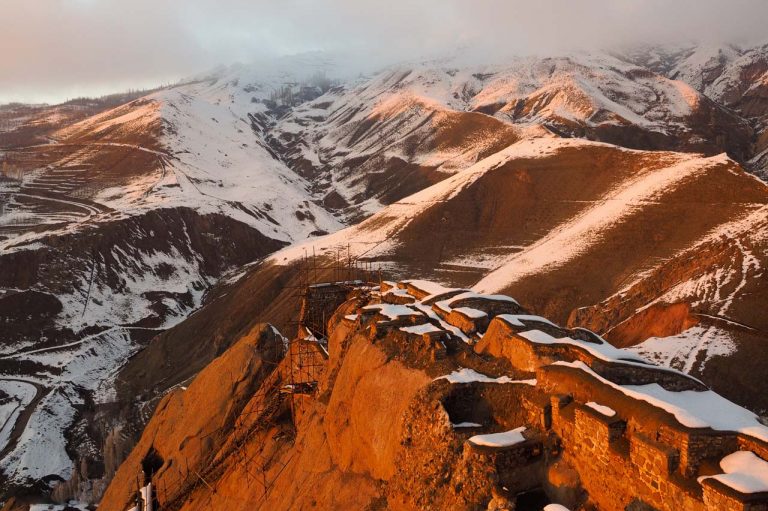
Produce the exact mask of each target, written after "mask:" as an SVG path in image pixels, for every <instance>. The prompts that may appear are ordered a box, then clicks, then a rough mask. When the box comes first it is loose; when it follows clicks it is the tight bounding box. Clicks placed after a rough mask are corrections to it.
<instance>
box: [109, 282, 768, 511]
mask: <svg viewBox="0 0 768 511" xmlns="http://www.w3.org/2000/svg"><path fill="white" fill-rule="evenodd" d="M333 287H334V288H335V289H334V290H333V292H332V293H324V296H326V297H327V296H330V295H336V296H338V295H339V294H340V291H341V290H344V291H345V292H346V293H347V298H348V299H347V300H346V301H345V302H343V303H342V304H341V305H340V306H339V307H338V309H337V311H336V312H335V313H334V314H333V315H332V316H331V317H330V318H329V319H328V321H327V324H326V327H325V330H324V333H325V334H326V335H325V337H317V336H316V335H314V334H313V333H311V332H310V331H308V330H306V327H305V326H303V325H304V320H306V319H307V318H310V317H312V315H313V310H315V309H317V310H322V309H323V307H324V306H325V304H326V302H325V300H324V298H322V297H319V293H305V297H306V298H305V301H304V303H303V306H302V309H301V310H302V316H301V317H300V318H299V325H300V326H299V332H298V335H297V337H296V338H295V339H294V340H292V341H290V342H287V341H286V342H285V344H284V343H283V340H282V339H279V338H278V337H277V334H276V333H275V331H274V330H273V329H271V328H269V327H262V328H260V329H258V330H256V331H254V332H252V333H251V334H249V335H248V336H246V338H244V339H242V340H240V341H239V342H237V343H236V344H235V345H234V346H233V348H231V349H230V350H229V351H227V352H226V353H225V354H224V355H222V356H221V357H219V358H218V359H216V360H215V361H214V362H213V363H212V364H211V365H210V366H209V367H207V368H206V369H205V370H203V371H202V372H201V373H200V374H199V375H198V376H197V377H196V378H195V380H194V381H193V382H192V383H191V384H190V385H189V387H188V388H187V389H186V390H183V391H182V390H177V391H175V392H174V393H172V394H171V395H169V396H168V397H167V398H166V399H164V400H163V402H162V403H161V404H160V406H159V407H158V410H157V412H156V414H155V417H153V419H152V420H151V421H150V423H149V426H148V427H147V429H146V431H145V432H144V434H143V435H142V438H141V440H140V442H139V444H138V446H137V448H136V449H134V451H133V452H132V453H131V455H130V456H129V458H128V460H127V461H126V463H125V464H123V466H122V467H121V468H120V469H119V471H118V473H117V476H116V478H115V480H114V482H113V483H112V485H111V486H110V488H109V489H108V491H107V494H106V497H105V499H104V501H103V502H102V504H101V506H102V508H106V509H115V510H123V509H128V508H129V507H130V506H131V505H132V504H131V499H132V493H133V492H135V491H136V474H137V473H140V474H142V475H141V477H142V478H143V479H144V481H146V482H149V481H150V480H151V481H152V483H153V485H154V488H155V490H154V496H155V498H156V500H157V503H158V504H159V505H160V506H161V507H160V508H161V509H184V510H190V511H191V510H201V511H202V510H208V509H231V510H246V509H289V508H291V509H310V508H318V509H368V510H379V509H397V510H438V509H456V510H467V511H469V510H490V509H492V510H501V509H540V508H541V506H543V505H544V504H547V503H550V502H556V503H560V504H563V505H566V506H568V507H569V508H570V509H575V510H582V509H583V510H586V509H590V510H591V509H598V510H613V509H625V508H628V509H629V508H632V506H634V507H638V506H640V507H639V508H640V509H642V508H643V506H646V507H649V506H650V507H649V508H653V509H658V510H663V511H666V510H669V511H671V510H680V509H687V510H691V511H714V510H715V509H717V510H721V509H727V510H730V509H733V510H736V509H746V508H745V507H743V506H744V505H745V503H747V502H759V503H760V505H764V502H763V501H762V500H759V499H761V498H762V497H760V496H759V495H758V496H757V497H756V496H755V495H748V494H744V493H740V492H739V491H737V490H735V489H734V488H725V489H724V488H723V485H722V484H721V483H720V482H719V480H710V479H706V478H705V479H702V480H699V479H697V478H698V477H701V476H710V475H712V474H717V473H718V470H719V469H717V468H713V466H714V467H716V465H717V462H718V461H719V460H720V459H722V458H723V457H724V456H727V455H728V454H730V453H732V452H734V451H736V450H739V449H741V450H748V451H752V452H753V453H754V454H755V455H756V456H757V457H758V458H759V459H762V460H765V459H768V427H765V426H763V425H761V424H760V423H759V422H758V421H757V418H756V417H755V416H754V415H752V414H750V413H749V412H748V411H746V410H743V409H739V408H738V407H736V408H728V410H727V411H728V413H730V414H732V415H733V417H737V416H738V417H740V418H739V419H738V420H736V422H732V423H727V421H726V422H725V423H724V422H723V421H720V420H719V419H716V418H715V419H713V418H712V416H711V414H710V415H708V414H707V412H706V411H702V410H701V409H698V408H691V409H685V411H684V412H681V410H682V409H681V408H680V407H681V406H682V407H684V406H686V405H682V404H680V402H681V401H678V400H679V399H682V397H685V398H686V399H689V400H690V399H692V400H694V401H697V400H701V399H705V400H710V401H711V403H713V406H714V407H715V408H717V407H719V406H720V404H718V403H720V401H718V400H722V398H720V397H719V396H717V395H716V394H714V393H713V392H711V391H709V390H707V389H706V388H705V387H704V386H703V385H701V383H700V382H698V381H696V380H695V379H692V378H690V377H688V376H686V375H684V374H681V373H678V372H675V371H671V370H668V369H661V368H658V367H655V366H653V365H651V364H648V363H647V362H644V361H643V360H642V359H640V358H638V357H637V356H636V355H633V354H632V353H629V352H626V351H624V350H620V349H616V348H614V347H612V346H610V345H608V344H607V343H606V342H605V341H604V340H602V339H601V338H600V337H599V336H597V335H596V334H593V333H591V332H588V331H586V330H567V329H564V328H561V327H559V326H558V325H555V324H553V323H551V322H549V321H548V320H546V319H544V318H541V317H538V316H533V315H530V314H526V313H525V311H524V310H521V309H517V310H516V312H518V313H517V314H500V315H498V316H496V317H494V318H493V319H492V320H490V324H489V326H488V328H487V330H484V331H482V330H481V331H476V330H474V329H475V328H476V325H472V329H471V330H472V331H467V332H464V331H462V330H461V329H460V328H459V327H457V326H454V325H452V324H451V323H450V322H449V319H450V314H451V312H452V311H446V310H443V309H441V307H436V308H435V309H433V308H432V307H430V306H429V305H426V304H424V303H423V300H424V299H425V298H427V297H428V295H426V294H425V293H423V292H414V293H413V294H411V295H410V296H411V297H412V298H413V302H411V303H409V304H403V303H401V302H402V300H401V298H402V297H401V296H397V295H393V294H392V293H381V292H380V291H379V289H378V287H367V286H355V285H350V284H334V285H333ZM387 287H388V288H395V287H396V288H397V289H406V290H407V289H408V285H407V284H406V283H399V284H395V285H393V286H387ZM422 287H423V286H422ZM442 291H443V292H445V293H446V295H447V296H448V295H450V294H451V290H448V289H444V290H442ZM406 293H408V292H407V291H406ZM400 294H402V293H400ZM502 299H504V297H499V296H494V297H486V299H485V300H484V299H483V295H477V296H474V297H473V302H472V303H473V305H474V306H475V307H483V305H484V303H483V302H484V301H486V302H498V301H499V300H502ZM386 300H391V301H392V302H395V303H390V302H387V301H386ZM506 300H507V301H509V300H511V299H508V298H507V299H506ZM509 303H512V302H509ZM443 306H444V307H445V304H444V305H443ZM487 308H488V311H486V313H488V312H492V308H493V307H492V306H489V307H487ZM317 310H315V312H317ZM477 310H480V309H477ZM467 330H470V329H467ZM284 346H286V347H287V352H285V353H286V354H285V356H284V357H283V358H282V359H281V357H282V356H283V353H284ZM518 351H524V352H525V356H524V357H519V356H517V355H516V352H518ZM238 370H239V371H242V374H240V375H239V376H237V377H234V379H232V378H233V377H232V376H227V375H231V374H232V373H233V372H236V371H238ZM227 378H230V379H229V380H228V379H227ZM228 381H229V382H232V383H229V384H228V383H227V382H228ZM652 388H653V389H662V391H663V392H662V391H658V390H652ZM660 392H661V393H660ZM683 393H687V394H683ZM694 395H695V396H697V397H692V396H694ZM651 396H655V397H654V399H652V398H651ZM673 403H678V404H677V405H676V406H677V408H675V407H674V406H672V404H673ZM729 406H733V405H729ZM722 409H723V410H724V408H722ZM686 414H691V415H690V416H689V415H686ZM690 417H695V419H691V418H690ZM707 421H711V422H707ZM739 421H741V422H739ZM729 424H730V425H732V426H733V427H730V426H729ZM214 432H215V434H214ZM713 463H714V465H713ZM606 474H607V475H608V476H609V477H606ZM692 488H693V490H692ZM696 488H698V489H696ZM755 499H758V500H757V501H756V500H755ZM765 503H768V502H765ZM740 505H741V506H742V507H739V506H740ZM536 506H538V507H536ZM627 506H630V507H627ZM724 506H725V507H724Z"/></svg>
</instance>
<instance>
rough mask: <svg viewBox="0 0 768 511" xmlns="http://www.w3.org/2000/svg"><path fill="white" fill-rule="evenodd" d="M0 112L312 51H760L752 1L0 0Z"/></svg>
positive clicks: (400, 54) (355, 55) (367, 59)
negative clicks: (725, 47)
mask: <svg viewBox="0 0 768 511" xmlns="http://www.w3.org/2000/svg"><path fill="white" fill-rule="evenodd" d="M0 19H2V20H4V22H5V23H4V24H3V25H4V28H3V30H2V31H0V48H2V49H3V51H2V54H1V57H2V58H0V102H7V101H61V100H63V99H66V98H67V97H75V96H80V95H97V94H104V93H107V92H111V91H116V90H122V89H127V88H140V87H146V86H151V85H157V84H161V83H164V82H169V81H173V80H176V79H178V78H182V77H185V76H188V75H191V74H195V73H198V72H201V71H205V70H206V69H209V68H212V67H214V66H216V65H219V64H229V63H233V62H247V61H250V60H254V59H261V58H265V57H270V56H276V55H285V54H292V53H301V52H307V51H325V52H330V53H344V54H345V55H348V56H349V58H350V61H351V62H355V63H358V64H361V63H365V64H366V65H367V66H369V67H370V66H374V65H383V64H387V63H390V62H393V61H397V60H406V59H407V60H411V59H414V58H418V57H419V56H435V55H439V54H441V53H443V52H447V51H450V50H452V49H454V48H456V47H469V48H472V49H473V50H475V52H476V53H477V54H478V55H481V54H482V55H487V56H489V57H496V56H502V55H507V54H531V53H535V54H549V53H554V52H558V53H559V52H564V51H570V50H573V49H585V48H586V49H589V48H595V49H597V48H610V47H615V46H617V45H627V44H637V43H656V42H670V43H675V42H682V41H691V40H695V41H699V42H702V43H705V44H719V43H723V42H733V43H736V44H754V43H756V42H760V41H762V40H768V33H767V32H766V31H765V28H764V20H766V19H768V2H765V1H764V0H674V1H670V0H601V1H597V0H535V1H526V2H521V1H512V0H474V1H471V2H470V1H467V0H419V1H413V0H388V1H386V2H384V1H380V0H377V1H365V0H325V1H321V0H280V1H276V0H131V1H130V2H126V1H122V0H35V1H30V0H2V2H0Z"/></svg>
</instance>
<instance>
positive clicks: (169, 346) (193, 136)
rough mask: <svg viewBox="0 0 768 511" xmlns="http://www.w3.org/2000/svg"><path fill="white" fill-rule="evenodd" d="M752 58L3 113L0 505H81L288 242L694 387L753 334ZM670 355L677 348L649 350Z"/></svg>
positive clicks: (393, 76)
mask: <svg viewBox="0 0 768 511" xmlns="http://www.w3.org/2000/svg"><path fill="white" fill-rule="evenodd" d="M765 62H766V60H765V48H764V47H760V48H754V49H750V50H745V49H740V48H735V47H730V46H729V47H723V48H717V49H711V48H694V49H679V48H676V49H673V50H669V49H658V48H657V49H644V50H643V51H638V52H634V53H631V54H623V55H617V56H614V55H608V54H578V55H571V56H567V57H565V56H555V57H547V58H544V57H541V58H533V57H527V58H517V59H512V60H507V61H504V62H501V63H496V64H484V65H467V64H466V63H463V62H461V61H460V60H457V59H454V58H450V59H443V60H435V61H428V62H416V63H404V64H400V65H397V66H392V67H389V68H387V69H384V70H382V71H380V72H378V73H374V74H372V75H370V76H355V77H353V78H350V77H345V76H343V75H342V74H341V73H340V68H339V67H338V66H336V64H335V62H334V61H333V60H332V59H328V58H326V57H324V56H321V55H309V56H303V57H297V58H293V59H287V60H284V61H282V62H279V63H271V64H263V65H254V66H234V67H230V68H223V69H220V70H217V71H215V72H213V73H210V74H208V75H205V76H200V77H196V78H195V79H193V80H190V81H188V82H185V83H182V84H179V85H176V86H173V87H169V88H165V89H163V90H159V91H155V92H152V93H151V94H148V95H144V96H141V97H138V98H136V97H125V98H123V99H124V101H116V100H109V101H107V100H104V101H100V102H99V101H96V102H93V103H89V104H87V105H85V106H78V107H76V108H75V107H72V106H71V105H70V106H66V105H63V106H56V107H45V106H37V107H24V108H22V107H18V106H16V107H13V108H10V107H7V108H4V109H3V110H0V115H2V117H1V118H0V120H2V124H0V131H2V133H0V141H2V144H1V145H0V159H1V162H2V165H3V167H2V171H3V172H2V176H0V201H1V202H0V322H1V323H2V325H3V329H2V331H1V332H0V360H2V362H0V373H1V374H0V390H2V392H3V394H2V395H1V396H2V397H3V401H2V402H0V413H3V414H4V415H2V416H0V418H2V417H4V420H3V424H5V426H4V429H3V430H0V440H2V442H0V443H2V445H3V446H4V447H0V468H2V470H3V474H4V477H5V481H6V491H7V492H9V491H13V490H14V489H18V488H28V487H29V486H30V485H31V484H32V482H33V481H38V480H42V481H44V482H46V484H47V486H46V487H45V488H40V489H39V491H40V492H42V493H46V492H47V491H48V489H50V488H53V487H56V488H57V489H56V490H55V492H54V493H55V494H56V495H57V496H59V497H62V498H63V497H66V496H71V495H78V496H80V497H82V498H86V499H97V498H98V495H99V494H100V492H101V491H102V489H103V484H104V483H105V482H106V481H107V480H108V478H109V477H111V474H112V473H113V471H114V469H115V464H116V463H118V462H119V460H120V459H122V457H123V456H124V455H125V453H126V452H127V449H129V448H130V446H131V444H132V442H133V441H135V439H136V438H137V435H138V433H140V428H141V427H142V426H143V424H144V422H145V421H146V419H147V416H148V411H149V410H150V409H151V407H152V406H153V405H154V404H155V403H156V402H157V399H158V397H160V396H162V395H163V393H164V392H166V391H167V390H168V389H169V388H171V387H173V386H174V385H179V384H181V383H182V382H183V380H185V379H187V378H188V377H189V376H191V374H190V371H191V369H190V368H198V369H199V368H200V367H202V366H203V365H205V363H206V362H207V361H208V360H210V358H212V357H214V356H216V355H217V354H218V353H220V352H221V351H222V350H223V349H225V348H226V347H227V346H228V343H229V342H231V340H232V338H234V336H235V334H237V333H238V332H239V331H240V330H241V329H243V328H246V327H247V326H248V325H249V323H251V322H253V321H257V320H258V317H259V315H260V313H261V311H262V309H266V308H268V307H269V306H270V305H269V304H271V303H275V304H280V307H282V306H285V304H286V302H287V299H286V298H285V296H286V295H285V288H286V286H287V285H288V284H289V282H290V281H291V279H292V277H291V276H290V274H291V272H292V271H294V270H295V263H296V261H298V260H299V259H300V257H302V256H303V254H304V253H305V249H306V251H307V252H310V251H312V250H313V249H314V251H315V252H317V253H318V254H323V253H328V254H330V253H332V252H333V251H334V250H338V249H339V248H340V247H342V248H344V249H346V247H347V246H349V247H350V252H351V255H354V256H355V257H359V258H362V259H364V260H367V261H372V262H375V263H376V264H378V265H379V267H381V268H382V269H383V270H384V271H385V272H389V273H392V274H394V275H406V274H407V275H422V276H424V277H429V278H434V279H437V280H440V281H442V282H444V283H446V284H451V285H456V286H459V285H460V286H475V287H476V288H477V289H481V290H483V291H497V290H503V291H504V292H507V293H510V294H512V295H514V296H517V297H520V298H521V299H522V300H524V301H525V305H527V306H528V307H529V308H531V309H532V310H535V311H537V312H541V313H546V314H548V315H550V316H552V317H553V318H555V319H556V320H558V321H561V322H565V321H566V320H567V319H568V318H569V316H570V318H571V321H572V322H573V323H574V324H588V325H591V326H592V327H593V328H595V329H596V330H599V331H601V332H602V333H606V332H612V334H609V335H608V338H609V339H610V340H615V341H616V342H617V343H622V344H624V345H636V346H638V347H637V348H636V349H637V351H639V352H641V353H646V354H648V355H649V356H652V357H654V358H658V359H660V360H661V359H663V360H662V361H666V362H667V363H669V364H670V365H676V366H679V367H680V368H682V369H686V370H689V371H694V372H696V373H697V374H698V373H701V375H702V377H707V373H706V371H704V367H705V366H704V364H701V363H699V362H697V360H698V359H697V358H696V357H698V356H699V353H701V352H702V350H701V349H698V350H697V349H695V348H696V346H699V345H702V346H703V345H706V346H712V350H711V353H712V354H714V355H717V354H734V353H737V352H739V349H740V348H739V346H740V343H742V345H744V346H750V347H748V348H745V349H744V350H742V351H741V353H742V356H745V355H743V354H744V353H747V352H748V351H749V352H751V351H753V348H754V345H755V343H756V341H755V339H757V338H759V337H760V335H762V332H765V329H766V328H768V326H767V325H763V324H762V323H761V320H760V319H759V318H756V314H757V313H755V312H754V311H757V310H759V307H760V304H761V303H765V292H764V290H763V289H762V287H760V285H759V282H760V277H761V275H763V273H762V270H761V268H763V267H764V264H765V262H764V259H765V257H764V256H765V250H764V246H763V245H764V243H763V241H764V238H765V228H766V227H765V223H764V222H762V221H761V218H763V219H764V216H761V215H764V208H765V204H766V203H767V202H768V192H767V191H766V187H765V185H764V184H763V183H762V182H760V181H759V180H757V179H755V178H754V177H753V176H751V175H749V174H748V173H746V172H745V171H744V169H743V168H742V166H744V167H745V168H747V169H748V170H751V171H755V172H757V173H759V172H761V171H762V170H761V169H764V168H765V165H764V163H763V160H764V158H765V154H764V153H761V151H764V150H765V144H766V143H768V139H766V135H765V133H766V132H765V130H764V125H765V124H764V119H765V113H766V111H765V110H763V109H762V108H763V106H764V103H763V101H764V99H765V95H764V91H765V69H763V67H762V66H763V65H764V63H765ZM761 69H762V71H760V70H761ZM734 91H735V92H734ZM723 153H726V154H723ZM761 154H762V155H761ZM739 222H741V223H739ZM352 224H354V225H352ZM747 224H748V225H747ZM739 225H744V226H747V227H744V228H740V227H739V228H737V227H734V226H739ZM761 240H763V241H761ZM721 245H722V246H723V247H726V246H727V247H730V248H728V249H727V250H726V249H723V251H722V252H721V253H720V255H718V256H715V255H712V256H711V257H709V256H708V257H697V256H696V255H695V254H697V253H709V252H708V251H707V250H715V248H713V247H720V246H721ZM738 246H741V247H743V248H744V250H743V251H741V249H739V250H740V251H739V252H738V253H740V254H742V256H739V257H741V258H742V259H739V260H741V261H742V264H736V263H733V262H732V261H728V260H727V254H730V253H731V251H732V250H736V249H735V248H734V247H737V248H738ZM705 247H706V248H707V250H705V249H704V248H705ZM281 249H283V251H281V252H278V251H279V250H281ZM733 253H734V254H735V253H736V252H733ZM747 253H749V254H750V255H747ZM273 254H274V255H273ZM724 254H725V255H724ZM270 256H272V257H271V258H270ZM249 263H256V264H253V265H251V266H248V267H247V268H246V269H243V266H244V265H247V264H249ZM668 268H679V271H678V272H677V273H674V274H673V276H672V277H670V276H669V275H667V274H665V273H664V270H665V269H668ZM740 268H741V270H740ZM740 271H741V273H739V272H740ZM726 275H727V276H726ZM739 275H741V277H739ZM740 279H741V280H744V281H745V283H744V284H743V285H741V284H740V283H739V282H741V280H740ZM705 281H706V283H703V284H701V285H700V286H699V285H697V284H696V282H705ZM713 286H714V287H713ZM718 286H719V287H720V288H727V291H722V292H719V291H713V289H718ZM753 287H754V290H752V289H753ZM212 289H213V290H214V291H211V290H212ZM745 290H748V291H745ZM683 291H685V292H683ZM628 293H629V294H628ZM278 295H280V296H282V298H280V299H277V300H275V297H276V296H278ZM630 295H631V296H632V299H631V300H629V298H627V297H628V296H630ZM281 300H282V301H281ZM722 300H730V302H729V305H728V307H725V306H724V305H723V304H722V303H721V302H722ZM628 301H629V302H631V305H629V304H628ZM672 302H674V303H672ZM678 303H683V304H685V306H686V307H688V309H686V311H687V312H686V313H685V314H683V315H682V316H680V317H678V316H674V314H677V313H678V312H677V311H678V309H674V311H676V312H674V314H673V313H669V314H667V312H666V309H664V308H663V307H662V305H674V304H678ZM718 304H719V305H718ZM662 309H664V310H662ZM645 310H649V311H654V313H658V314H661V316H663V317H664V318H666V319H665V320H664V321H666V322H668V323H670V325H671V326H670V327H669V328H665V329H661V330H659V331H655V330H653V329H651V328H650V327H649V326H648V325H649V324H650V323H652V321H651V320H649V319H648V318H651V319H652V318H653V317H656V316H650V315H649V314H651V312H646V313H644V312H643V311H645ZM737 310H738V311H747V310H748V311H752V312H744V313H743V314H742V313H741V312H737ZM690 311H692V312H691V313H690V314H689V312H690ZM662 313H663V314H662ZM705 315H708V316H714V317H716V318H719V319H711V318H710V319H704V318H705ZM661 316H659V317H661ZM673 316H674V317H673ZM689 316H691V317H690V318H689ZM694 316H695V317H694ZM224 318H225V319H224ZM670 318H671V319H670ZM675 318H677V319H675ZM691 318H693V319H691ZM696 318H698V319H696ZM694 319H696V321H695V326H693V327H691V328H683V327H685V326H690V325H691V324H693V322H694ZM709 321H715V322H716V323H712V324H710V323H708V322H709ZM729 322H730V323H729ZM735 324H744V325H748V326H749V327H750V328H753V329H754V331H756V332H758V334H750V335H752V337H751V338H749V339H747V337H744V336H742V337H739V338H738V339H736V340H732V339H733V338H734V335H736V334H733V333H732V332H733V331H735V329H736V327H735V326H734V325H735ZM622 325H623V326H622ZM722 332H725V333H722ZM647 334H651V335H647ZM612 335H613V337H612ZM738 335H741V334H738ZM726 336H727V337H728V338H729V339H731V340H729V341H725V340H723V341H722V342H720V341H719V340H718V341H713V339H725V338H726ZM670 337H674V338H675V339H674V340H673V341H670V342H674V343H676V346H677V345H679V346H683V345H685V346H689V345H691V349H690V350H688V351H687V352H686V353H687V354H681V355H679V356H670V357H667V358H666V359H665V358H664V355H663V354H659V353H662V352H664V349H667V347H666V346H664V349H659V348H658V346H659V345H660V344H666V343H667V342H666V341H665V340H663V339H667V338H670ZM737 337H738V336H737ZM660 338H663V339H662V340H659V339H660ZM649 339H650V340H649ZM681 339H682V340H681ZM743 339H746V340H743ZM750 339H751V340H750ZM727 342H730V343H731V344H729V345H728V346H730V347H729V348H728V349H725V348H722V345H724V344H726V343H727ZM686 343H687V344H686ZM702 343H703V344H702ZM694 345H695V346H694ZM715 345H717V346H721V347H718V348H715ZM721 348H722V349H721ZM708 349H709V348H708ZM680 350H683V348H680ZM680 350H678V351H680ZM171 353H172V354H173V356H171V355H170V354H171ZM681 353H682V351H681ZM683 355H685V356H683ZM702 356H703V355H702ZM752 359H753V360H763V359H762V358H755V357H752ZM733 360H736V359H733ZM755 363H759V364H762V363H763V362H755ZM706 367H710V368H718V371H719V372H720V373H722V372H728V371H732V370H733V366H732V365H729V364H720V365H718V362H717V361H716V360H714V359H713V361H712V363H711V364H710V363H709V362H707V364H706ZM711 376H712V378H713V379H716V378H720V376H719V374H714V373H712V374H711ZM127 380H129V381H127ZM713 381H714V380H713ZM720 390H721V391H722V392H723V393H724V394H726V395H727V396H729V397H731V395H730V394H729V390H728V389H720ZM737 390H738V391H742V390H743V387H737ZM732 392H735V390H733V389H732ZM755 394H756V395H757V394H758V393H757V392H755ZM744 404H748V405H751V406H753V407H756V408H757V407H768V404H765V403H764V402H763V401H762V400H760V399H759V396H758V397H757V398H755V399H754V400H751V398H750V400H747V401H744ZM103 461H106V463H103ZM61 481H68V482H67V483H66V484H58V483H59V482H61ZM57 484H58V486H57Z"/></svg>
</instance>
